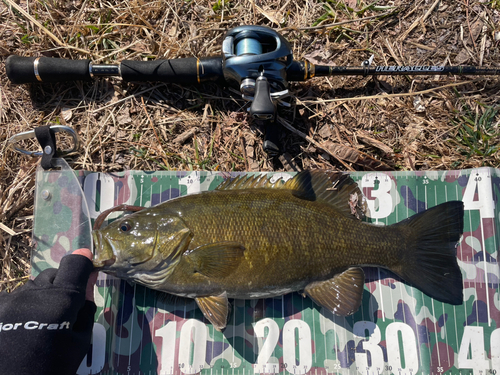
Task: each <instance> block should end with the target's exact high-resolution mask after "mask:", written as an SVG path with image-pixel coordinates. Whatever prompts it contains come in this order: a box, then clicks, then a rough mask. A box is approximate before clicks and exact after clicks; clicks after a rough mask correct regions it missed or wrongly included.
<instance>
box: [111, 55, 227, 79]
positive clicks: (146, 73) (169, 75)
mask: <svg viewBox="0 0 500 375" xmlns="http://www.w3.org/2000/svg"><path fill="white" fill-rule="evenodd" d="M120 71H121V76H122V78H123V80H124V81H128V82H130V81H141V82H143V81H152V82H154V81H157V82H167V83H181V84H196V83H201V82H205V81H216V80H219V79H223V77H224V75H223V73H222V58H221V57H208V58H203V59H197V58H196V57H188V58H180V59H172V60H153V61H134V60H125V61H122V63H121V64H120Z"/></svg>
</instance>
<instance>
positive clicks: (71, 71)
mask: <svg viewBox="0 0 500 375" xmlns="http://www.w3.org/2000/svg"><path fill="white" fill-rule="evenodd" d="M36 60H38V63H37V64H36V63H35V61H36ZM89 64H90V60H68V59H58V58H51V57H39V58H37V57H23V56H15V55H11V56H9V57H7V60H6V61H5V69H6V71H7V77H9V80H10V81H11V82H12V83H16V84H20V83H32V82H66V81H89V80H90V79H91V76H90V72H89ZM36 72H38V77H39V78H37V76H36Z"/></svg>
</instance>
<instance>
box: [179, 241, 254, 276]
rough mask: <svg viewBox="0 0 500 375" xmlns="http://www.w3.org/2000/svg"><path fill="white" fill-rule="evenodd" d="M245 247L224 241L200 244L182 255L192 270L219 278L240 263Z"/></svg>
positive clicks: (230, 271)
mask: <svg viewBox="0 0 500 375" xmlns="http://www.w3.org/2000/svg"><path fill="white" fill-rule="evenodd" d="M244 251H245V248H244V247H243V245H242V244H240V243H239V242H233V241H224V242H215V243H210V244H207V245H202V246H200V247H197V248H196V249H193V250H188V251H186V252H185V253H184V256H186V258H187V259H188V260H189V262H190V263H191V264H192V266H193V268H194V271H195V272H198V273H201V274H202V275H204V276H206V277H209V278H220V277H225V276H228V275H229V274H231V273H232V272H233V271H234V270H235V269H236V267H237V266H238V265H239V264H240V262H241V260H242V259H243V257H244V255H243V252H244Z"/></svg>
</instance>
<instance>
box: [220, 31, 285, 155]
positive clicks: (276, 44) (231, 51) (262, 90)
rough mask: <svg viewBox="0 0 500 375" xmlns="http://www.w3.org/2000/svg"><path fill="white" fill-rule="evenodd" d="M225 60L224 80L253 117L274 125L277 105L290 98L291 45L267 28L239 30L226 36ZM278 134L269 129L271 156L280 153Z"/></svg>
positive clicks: (267, 143)
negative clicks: (238, 91)
mask: <svg viewBox="0 0 500 375" xmlns="http://www.w3.org/2000/svg"><path fill="white" fill-rule="evenodd" d="M222 57H223V68H222V71H223V73H224V79H225V81H226V82H227V83H228V84H229V85H231V86H233V87H235V88H239V90H240V92H241V94H242V97H243V99H245V100H248V101H250V102H252V104H251V106H250V115H252V116H253V117H254V118H255V119H256V120H264V121H265V120H268V121H270V122H271V123H273V122H274V120H275V118H276V103H277V101H278V100H280V99H282V98H284V97H286V96H288V89H287V87H288V82H287V74H286V70H287V68H289V67H290V65H291V64H292V62H293V54H292V48H291V46H290V44H289V43H288V41H287V40H286V39H285V38H283V36H281V35H280V34H278V33H277V32H276V31H274V30H272V29H269V28H267V27H263V26H240V27H236V28H234V29H232V30H230V31H229V32H228V33H227V35H226V37H225V39H224V42H223V43H222ZM275 130H276V129H274V127H273V128H270V127H269V126H267V129H266V137H265V140H264V145H263V147H264V150H265V151H266V152H267V153H268V154H270V155H276V154H278V153H279V147H278V144H277V143H278V142H277V141H278V138H279V134H278V132H276V131H275Z"/></svg>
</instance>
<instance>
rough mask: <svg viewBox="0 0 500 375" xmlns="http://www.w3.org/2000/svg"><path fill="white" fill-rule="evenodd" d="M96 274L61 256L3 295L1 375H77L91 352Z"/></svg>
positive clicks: (83, 262) (86, 263)
mask: <svg viewBox="0 0 500 375" xmlns="http://www.w3.org/2000/svg"><path fill="white" fill-rule="evenodd" d="M92 270H93V265H92V262H91V261H90V260H89V259H88V258H86V257H85V256H82V255H68V256H65V257H64V258H62V260H61V264H60V267H59V270H57V269H47V270H45V271H43V272H41V273H40V274H39V275H38V277H36V278H35V279H34V280H30V281H28V282H27V283H26V285H24V286H23V287H21V288H19V289H17V290H15V291H14V292H12V293H5V292H3V293H0V374H3V375H10V374H12V375H14V374H15V375H25V374H26V375H28V374H29V375H45V374H47V375H48V374H50V375H59V374H61V375H74V374H76V371H77V370H78V367H79V366H80V363H81V362H82V360H83V358H84V357H85V355H86V354H87V351H88V350H89V348H90V339H91V336H92V327H93V324H94V314H95V311H96V305H95V303H94V302H91V301H86V300H85V289H86V286H87V281H88V280H89V275H90V273H91V272H92Z"/></svg>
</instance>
